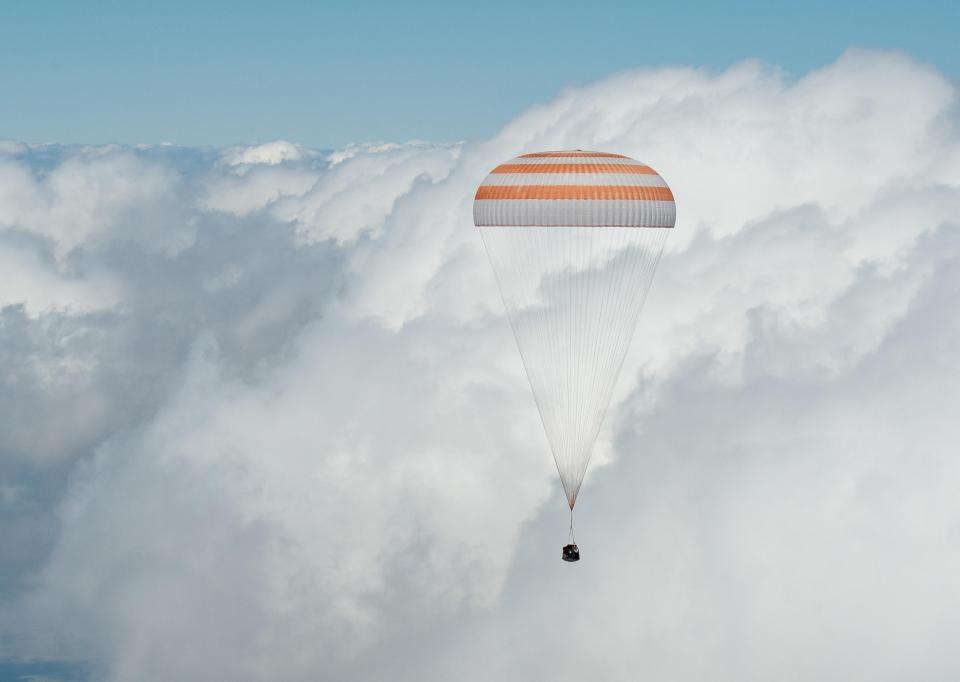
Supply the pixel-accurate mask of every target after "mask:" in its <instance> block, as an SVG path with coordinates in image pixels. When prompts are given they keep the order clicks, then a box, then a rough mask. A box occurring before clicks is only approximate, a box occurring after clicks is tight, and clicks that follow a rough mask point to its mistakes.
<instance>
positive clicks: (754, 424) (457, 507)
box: [0, 51, 960, 681]
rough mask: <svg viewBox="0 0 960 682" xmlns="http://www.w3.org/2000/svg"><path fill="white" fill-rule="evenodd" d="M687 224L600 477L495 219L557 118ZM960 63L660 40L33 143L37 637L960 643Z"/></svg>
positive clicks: (106, 671)
mask: <svg viewBox="0 0 960 682" xmlns="http://www.w3.org/2000/svg"><path fill="white" fill-rule="evenodd" d="M564 148H583V149H599V150H611V151H617V152H620V153H623V154H626V155H628V156H631V157H634V158H637V159H640V160H642V161H644V162H647V163H650V164H651V165H653V166H654V167H655V168H656V169H657V170H658V172H660V173H661V174H662V175H663V176H664V178H666V180H667V181H668V182H669V183H670V186H671V187H672V188H673V191H674V194H675V196H676V200H677V207H678V221H677V228H676V230H675V234H674V235H673V236H672V237H671V242H670V243H669V244H668V247H667V249H668V250H667V254H666V255H665V257H664V259H663V261H662V263H661V268H660V272H659V275H658V279H657V281H656V282H655V284H654V289H653V292H652V294H651V296H650V299H649V301H648V305H647V309H646V310H645V311H644V314H643V317H642V319H641V323H640V329H639V332H638V335H637V339H636V342H635V344H634V348H633V350H632V352H631V355H630V356H629V359H628V362H627V366H626V367H625V371H624V376H623V378H622V380H621V382H620V386H619V392H618V394H617V395H616V396H615V404H614V407H613V409H612V410H611V414H610V416H609V417H608V420H607V425H606V427H605V431H604V434H603V436H602V442H601V443H600V444H599V445H598V452H597V455H596V456H595V457H594V462H595V465H594V475H593V476H592V478H591V479H590V480H588V482H587V484H586V487H585V489H584V492H583V494H582V498H581V502H580V505H579V506H578V513H579V514H580V519H579V524H580V533H579V535H580V544H581V545H582V546H584V548H585V557H586V559H585V561H583V562H581V563H580V564H579V565H577V566H576V567H570V566H567V565H565V564H562V563H561V562H560V561H559V554H558V551H559V545H560V544H561V543H562V540H563V539H564V538H565V536H566V529H565V519H564V518H563V514H564V512H565V507H564V504H563V497H562V493H561V492H560V490H559V486H558V484H557V483H556V481H555V478H554V476H555V472H554V470H553V464H552V462H551V460H550V456H549V453H548V450H547V445H546V441H545V438H544V436H543V433H542V429H541V427H540V425H539V423H538V421H537V415H536V410H535V408H534V405H533V403H532V400H531V398H530V395H529V389H528V387H527V385H526V382H525V379H524V377H523V374H522V368H521V365H520V362H519V358H518V357H517V354H516V349H515V346H514V344H513V341H512V339H511V338H510V335H509V330H508V327H507V325H506V322H505V319H504V317H503V314H502V307H501V305H500V302H499V299H498V296H497V293H496V286H495V283H494V281H493V278H492V275H491V273H490V270H489V267H488V264H487V262H486V260H485V257H484V254H483V252H482V249H481V245H480V243H479V238H478V236H477V235H476V233H475V231H474V228H473V226H472V220H471V213H470V211H471V205H472V200H473V192H474V189H475V187H476V185H477V184H478V183H479V182H480V181H481V180H482V179H483V177H484V176H485V175H486V173H487V172H489V170H490V169H491V168H492V167H494V166H495V165H497V164H498V163H500V162H502V161H503V160H505V159H509V158H511V157H514V156H516V155H517V154H520V153H523V152H527V151H535V150H539V149H564ZM958 227H960V133H958V118H957V88H956V85H955V84H954V83H951V82H950V81H949V80H948V79H946V78H945V77H943V76H942V75H940V74H938V73H936V72H935V71H932V70H931V69H928V68H926V67H923V66H921V65H919V64H917V63H916V62H914V61H912V60H910V59H909V58H907V57H905V56H901V55H896V54H888V53H873V52H859V51H855V52H850V53H848V54H846V55H844V56H843V57H842V58H841V59H840V60H839V61H838V62H837V63H835V64H833V65H831V66H829V67H827V68H825V69H823V70H820V71H817V72H814V73H811V74H808V75H806V76H805V77H803V78H802V79H800V80H798V81H795V82H791V81H787V80H786V79H785V78H784V76H783V75H782V74H780V73H778V72H776V71H773V70H771V69H769V68H767V67H765V66H763V65H760V64H756V63H745V64H741V65H739V66H736V67H734V68H732V69H730V70H728V71H726V72H724V73H720V74H712V73H707V72H703V71H698V70H694V69H686V68H675V69H657V70H642V71H633V72H627V73H623V74H620V75H617V76H613V77H611V78H608V79H605V80H603V81H600V82H597V83H595V84H593V85H589V86H586V87H583V88H578V89H573V90H569V91H567V92H565V93H563V94H562V95H561V96H559V97H558V98H557V99H556V100H555V101H553V102H551V103H549V104H546V105H543V106H540V107H537V108H535V109H532V110H530V111H528V112H526V113H525V114H523V115H522V116H520V117H519V118H517V119H516V120H515V121H513V122H512V123H510V124H509V125H508V126H506V127H505V128H504V129H503V130H502V131H501V132H500V133H499V134H498V135H497V136H496V137H494V138H493V139H490V140H485V141H478V142H470V143H464V144H454V145H439V144H429V143H424V142H413V143H409V144H383V145H356V146H352V147H350V148H347V149H343V150H339V151H335V152H332V153H329V152H320V151H316V150H309V149H305V148H303V147H300V146H297V145H294V144H291V143H288V142H283V141H278V142H272V143H269V144H265V145H260V146H257V147H251V148H236V149H229V150H222V151H210V150H200V149H183V148H177V147H172V146H163V147H153V148H137V149H129V148H121V147H102V148H101V147H96V148H90V147H56V146H34V145H26V144H20V143H16V142H10V143H3V144H2V145H0V267H2V268H3V272H4V278H3V281H4V284H3V286H2V287H0V306H2V309H0V341H2V343H0V364H2V372H0V474H2V476H0V480H2V481H3V483H2V484H0V510H2V514H0V546H2V547H4V551H3V552H2V554H0V575H2V576H3V581H2V583H0V584H2V586H3V590H2V593H0V598H2V599H3V602H2V603H3V610H2V616H0V633H2V634H0V646H2V647H3V649H2V651H0V653H2V655H4V656H6V657H8V658H17V659H38V660H40V659H43V660H60V661H76V662H79V664H80V665H81V668H82V669H83V670H86V671H88V672H89V675H90V677H91V678H92V679H110V680H141V681H149V680H171V679H177V680H193V679H197V680H199V679H234V680H278V679H280V680H301V679H302V680H315V679H338V680H350V679H356V680H361V679H363V680H368V679H387V678H396V677H397V674H398V673H397V671H399V670H402V671H404V673H403V674H402V675H401V677H404V678H405V679H422V680H450V679H459V680H472V679H484V680H489V679H570V680H582V679H597V678H601V679H644V678H656V679H671V680H703V679H720V680H726V679H729V680H770V679H784V678H789V679H817V680H829V679H837V680H840V679H842V680H851V679H859V680H883V679H891V680H892V679H902V677H903V676H904V675H905V674H906V675H908V676H909V677H911V678H914V679H952V678H956V677H957V676H958V675H960V655H958V654H957V652H956V646H955V641H954V640H955V633H956V632H958V631H960V616H958V615H957V614H958V613H960V580H958V579H957V578H956V576H957V575H958V572H960V501H958V498H957V496H956V489H957V485H958V484H960V469H958V466H960V465H958V463H957V462H958V460H957V458H956V456H955V454H954V450H955V443H956V442H957V440H958V438H960V426H958V424H957V421H956V419H955V415H954V412H955V405H957V404H958V400H960V389H958V386H960V376H958V375H960V353H958V351H957V348H958V347H960V308H958V307H957V305H956V304H955V300H956V296H957V294H958V290H960V268H958V265H960V263H958V254H960V236H958V235H960V232H958Z"/></svg>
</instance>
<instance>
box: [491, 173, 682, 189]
mask: <svg viewBox="0 0 960 682" xmlns="http://www.w3.org/2000/svg"><path fill="white" fill-rule="evenodd" d="M483 185H485V186H494V187H502V186H504V185H510V186H513V185H611V186H615V187H623V186H626V187H666V186H667V182H666V180H664V179H663V178H661V177H660V176H659V175H648V174H637V175H632V174H629V173H491V174H490V175H488V176H487V177H486V179H485V180H484V181H483Z"/></svg>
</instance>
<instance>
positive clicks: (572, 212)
mask: <svg viewBox="0 0 960 682" xmlns="http://www.w3.org/2000/svg"><path fill="white" fill-rule="evenodd" d="M676 217H677V207H676V204H675V203H674V202H672V201H647V200H639V201H638V200H623V199H538V200H529V199H485V200H482V201H474V202H473V222H474V224H475V225H477V227H483V226H498V225H499V226H504V227H507V226H520V225H543V226H569V227H575V226H583V227H601V226H602V227H607V226H609V227H673V225H674V223H675V222H676Z"/></svg>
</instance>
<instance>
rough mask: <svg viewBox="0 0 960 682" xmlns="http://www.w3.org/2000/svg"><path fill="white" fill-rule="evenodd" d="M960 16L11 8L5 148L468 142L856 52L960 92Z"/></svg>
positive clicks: (3, 61)
mask: <svg viewBox="0 0 960 682" xmlns="http://www.w3.org/2000/svg"><path fill="white" fill-rule="evenodd" d="M958 24H960V6H958V5H957V3H955V2H951V1H950V0H943V1H940V0H925V1H924V2H919V3H902V2H892V1H889V0H880V1H879V2H867V1H866V0H864V1H862V2H861V1H859V0H856V1H852V2H842V3H837V2H829V1H826V0H814V1H811V2H803V3H784V2H725V3H715V2H704V1H690V0H685V1H680V2H670V3H665V2H659V3H649V2H610V1H604V0H601V1H598V2H590V3H586V4H584V3H582V2H570V1H568V0H555V1H552V2H549V3H547V2H500V1H499V0H491V1H490V2H484V3H466V2H434V1H432V0H426V1H425V2H419V3H417V4H416V5H415V6H411V5H409V4H406V3H398V2H301V1H295V2H291V1H289V0H286V1H284V0H278V1H273V2H220V1H218V0H213V1H211V2H203V3H198V2H183V1H180V0H171V1H169V2H114V1H110V0H107V1H104V2H98V3H75V2H50V1H49V0H36V1H35V2H16V3H3V6H2V7H0V97H2V98H3V100H4V101H6V102H7V104H6V105H5V106H0V130H2V131H3V135H4V136H7V137H12V138H15V139H19V140H24V141H30V142H55V143H77V142H79V143H86V144H103V143H124V144H138V143H148V144H158V143H161V142H173V143H176V144H180V145H194V146H197V145H215V146H222V145H232V144H252V143H256V142H266V141H270V140H273V139H277V138H282V139H287V140H291V141H294V142H298V143H301V144H305V145H308V146H311V147H315V148H333V147H339V146H342V145H345V144H348V143H351V142H362V141H405V140H411V139H423V140H431V141H446V142H453V141H459V140H468V139H478V138H484V137H488V136H490V135H492V134H494V133H495V132H496V131H497V130H498V129H499V128H500V127H502V126H503V125H505V124H506V123H508V122H509V121H510V120H511V119H512V118H513V117H514V116H515V115H516V114H517V112H519V111H522V110H523V109H525V108H527V107H529V106H531V105H533V104H536V103H544V102H547V101H549V100H551V99H552V98H553V97H555V96H556V95H557V94H558V93H559V92H560V91H562V90H563V88H565V87H569V86H575V85H583V84H586V83H588V82H590V81H593V80H596V79H598V78H601V77H604V76H607V75H609V74H610V73H612V72H616V71H620V70H625V69H632V68H637V67H643V66H663V65H693V66H697V67H701V68H705V69H710V70H713V71H721V70H723V69H725V68H727V67H729V66H730V65H732V64H734V63H737V62H739V61H742V60H744V59H748V58H756V59H760V60H763V61H766V62H768V63H769V64H771V65H775V66H776V67H777V68H780V69H783V70H784V71H785V72H786V73H787V74H788V75H790V76H792V77H800V76H802V75H803V74H804V73H806V72H807V71H809V70H811V69H813V68H818V67H822V66H824V65H826V64H829V63H831V62H833V61H834V60H835V59H837V57H839V56H840V54H841V53H842V52H843V51H844V50H845V49H847V48H848V47H855V46H862V47H874V48H886V49H896V50H903V51H905V52H908V53H910V54H911V55H912V56H914V58H916V59H918V60H920V61H922V62H926V63H929V64H932V65H934V66H936V67H937V68H938V69H940V70H941V71H942V72H943V73H944V74H945V75H948V76H950V77H953V78H957V77H958V76H960V53H958V51H957V50H956V49H955V45H954V36H953V33H954V29H955V27H956V26H957V25H958Z"/></svg>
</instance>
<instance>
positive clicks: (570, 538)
mask: <svg viewBox="0 0 960 682" xmlns="http://www.w3.org/2000/svg"><path fill="white" fill-rule="evenodd" d="M567 542H568V543H569V544H571V545H575V544H577V537H576V536H575V535H574V534H573V507H570V534H569V535H568V536H567Z"/></svg>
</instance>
